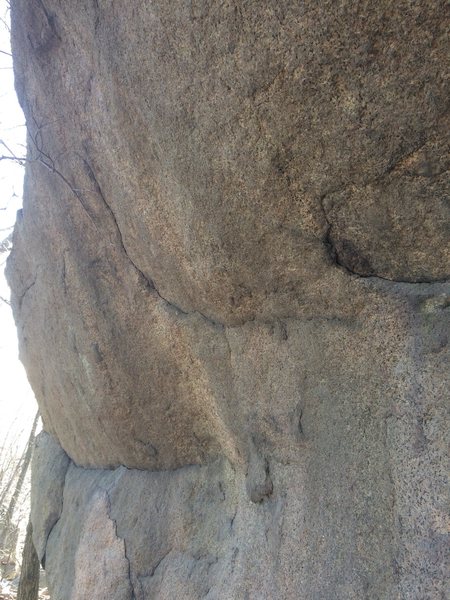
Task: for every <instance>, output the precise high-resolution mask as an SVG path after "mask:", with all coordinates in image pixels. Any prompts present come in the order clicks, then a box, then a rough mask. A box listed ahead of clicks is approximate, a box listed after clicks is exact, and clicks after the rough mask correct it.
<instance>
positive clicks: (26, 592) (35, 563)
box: [17, 519, 40, 600]
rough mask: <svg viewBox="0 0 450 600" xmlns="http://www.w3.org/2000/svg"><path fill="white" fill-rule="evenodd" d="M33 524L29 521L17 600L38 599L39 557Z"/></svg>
mask: <svg viewBox="0 0 450 600" xmlns="http://www.w3.org/2000/svg"><path fill="white" fill-rule="evenodd" d="M32 535H33V526H32V525H31V519H30V520H29V521H28V525H27V534H26V537H25V545H24V547H23V554H22V570H21V573H20V581H19V588H18V590H17V600H37V597H38V592H39V568H40V565H39V559H38V555H37V554H36V550H35V548H34V544H33V537H32Z"/></svg>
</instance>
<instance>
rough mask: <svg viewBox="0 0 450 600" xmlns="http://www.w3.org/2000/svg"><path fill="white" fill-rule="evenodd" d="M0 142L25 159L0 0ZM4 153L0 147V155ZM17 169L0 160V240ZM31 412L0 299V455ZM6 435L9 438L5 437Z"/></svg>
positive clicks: (17, 186) (11, 209) (15, 202)
mask: <svg viewBox="0 0 450 600" xmlns="http://www.w3.org/2000/svg"><path fill="white" fill-rule="evenodd" d="M0 19H1V21H0V50H1V51H2V52H0V140H1V141H3V142H4V143H6V145H7V146H8V147H9V148H10V149H11V151H12V152H13V153H14V154H15V155H16V156H24V155H25V118H24V116H23V113H22V110H21V108H20V106H19V104H18V101H17V97H16V93H15V91H14V76H13V70H12V60H11V57H10V56H8V55H7V54H3V52H6V53H10V52H11V48H10V39H9V31H8V28H7V25H8V24H9V14H8V5H7V2H6V0H0ZM9 154H10V152H9V151H8V150H7V149H6V148H5V147H4V146H2V145H0V155H9ZM22 185H23V167H21V166H19V165H17V164H16V163H14V162H13V161H10V160H1V161H0V241H1V240H3V239H4V238H6V237H7V236H8V235H9V234H10V233H11V231H12V226H13V225H14V221H15V218H16V212H17V210H19V208H20V207H21V204H22V198H21V196H22ZM5 260H6V253H0V296H1V297H3V298H6V299H8V298H9V289H8V286H7V284H6V280H5V277H4V268H5V264H4V263H5ZM36 410H37V406H36V401H35V399H34V396H33V392H32V391H31V388H30V386H29V384H28V380H27V378H26V375H25V371H24V368H23V366H22V364H21V363H20V362H19V359H18V350H17V337H16V328H15V325H14V321H13V318H12V314H11V309H10V308H9V306H8V305H7V304H5V303H4V302H3V301H1V300H0V451H1V447H2V446H3V445H4V444H5V442H6V443H8V444H9V443H12V441H13V440H15V442H17V441H18V440H17V439H16V438H17V437H18V436H19V437H20V432H21V431H23V432H24V434H23V437H21V441H22V440H23V439H24V438H26V437H27V434H28V433H29V430H30V428H31V422H32V420H33V417H34V414H35V412H36ZM8 432H9V434H8Z"/></svg>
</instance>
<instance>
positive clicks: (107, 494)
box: [103, 489, 137, 600]
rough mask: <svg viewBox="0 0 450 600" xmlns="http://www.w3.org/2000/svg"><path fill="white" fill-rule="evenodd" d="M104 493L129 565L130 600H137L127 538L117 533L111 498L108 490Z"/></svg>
mask: <svg viewBox="0 0 450 600" xmlns="http://www.w3.org/2000/svg"><path fill="white" fill-rule="evenodd" d="M103 491H104V493H105V498H106V504H107V514H108V518H109V520H110V521H111V522H112V523H113V525H114V531H115V535H116V537H117V539H118V540H121V541H122V543H123V555H124V557H125V560H126V562H127V564H128V581H129V582H130V588H131V599H130V600H136V598H137V596H136V591H135V588H134V584H133V576H132V568H131V560H130V558H129V556H128V554H127V542H126V540H125V538H121V537H120V536H119V535H118V533H117V521H116V520H115V519H113V518H112V516H111V498H110V495H109V492H108V490H106V489H103Z"/></svg>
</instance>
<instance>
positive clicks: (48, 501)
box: [31, 431, 70, 562]
mask: <svg viewBox="0 0 450 600" xmlns="http://www.w3.org/2000/svg"><path fill="white" fill-rule="evenodd" d="M69 463H70V459H69V457H68V456H67V454H66V453H65V452H64V450H63V449H62V448H61V446H60V445H59V444H58V442H57V441H56V440H55V439H54V438H53V437H52V436H51V435H49V434H48V433H46V432H45V431H42V432H41V433H40V434H39V435H38V437H37V438H36V445H35V448H34V452H33V464H32V469H31V487H32V488H33V490H34V492H33V494H32V495H31V521H32V523H33V543H34V547H35V548H36V552H37V555H38V558H39V560H40V561H41V562H44V558H45V548H46V546H47V540H48V536H49V535H50V533H51V531H52V529H53V526H54V525H55V524H56V523H57V522H58V520H59V517H60V516H61V512H62V509H63V492H64V482H65V477H66V473H67V469H68V468H69Z"/></svg>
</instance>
